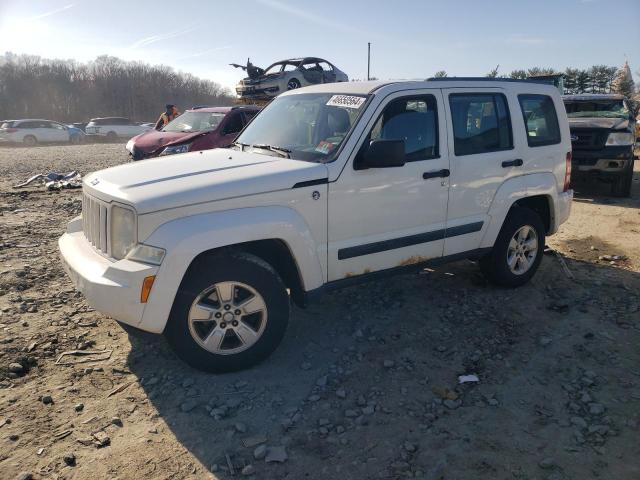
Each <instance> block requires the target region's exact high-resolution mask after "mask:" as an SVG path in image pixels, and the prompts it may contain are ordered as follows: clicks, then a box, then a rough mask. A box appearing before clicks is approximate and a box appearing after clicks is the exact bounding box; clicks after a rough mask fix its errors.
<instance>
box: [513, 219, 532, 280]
mask: <svg viewBox="0 0 640 480" xmlns="http://www.w3.org/2000/svg"><path fill="white" fill-rule="evenodd" d="M537 255H538V234H537V233H536V230H535V228H533V227H532V226H530V225H524V226H522V227H520V228H519V229H518V230H517V231H516V233H515V234H514V235H513V237H511V240H510V241H509V247H508V248H507V264H508V265H509V270H511V273H513V274H515V275H522V274H524V273H526V272H528V271H529V269H530V268H531V267H532V266H533V264H534V262H535V260H536V256H537Z"/></svg>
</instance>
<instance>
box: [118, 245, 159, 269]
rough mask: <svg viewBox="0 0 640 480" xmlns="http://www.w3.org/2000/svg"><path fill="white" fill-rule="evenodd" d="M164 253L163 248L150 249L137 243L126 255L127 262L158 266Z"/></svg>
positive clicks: (149, 246)
mask: <svg viewBox="0 0 640 480" xmlns="http://www.w3.org/2000/svg"><path fill="white" fill-rule="evenodd" d="M164 254H165V251H164V249H163V248H158V247H152V246H151V245H144V244H142V243H139V244H138V245H136V246H135V247H133V248H132V249H131V251H130V252H129V253H128V254H127V257H126V258H127V260H134V261H136V262H142V263H148V264H151V265H160V264H161V263H162V259H163V258H164Z"/></svg>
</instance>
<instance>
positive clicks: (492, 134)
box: [449, 93, 513, 156]
mask: <svg viewBox="0 0 640 480" xmlns="http://www.w3.org/2000/svg"><path fill="white" fill-rule="evenodd" d="M449 105H450V107H451V118H452V121H453V135H454V149H455V154H456V156H462V155H473V154H478V153H487V152H497V151H500V150H509V149H512V148H513V139H512V134H511V119H510V117H509V109H508V107H507V100H506V98H505V97H504V95H502V94H500V93H455V94H451V95H449Z"/></svg>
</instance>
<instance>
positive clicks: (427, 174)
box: [422, 168, 451, 180]
mask: <svg viewBox="0 0 640 480" xmlns="http://www.w3.org/2000/svg"><path fill="white" fill-rule="evenodd" d="M450 173H451V172H449V170H447V169H446V168H443V169H442V170H434V171H433V172H424V173H423V174H422V178H423V179H425V180H427V179H428V178H446V177H448V176H449V174H450Z"/></svg>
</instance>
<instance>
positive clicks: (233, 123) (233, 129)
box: [224, 112, 243, 135]
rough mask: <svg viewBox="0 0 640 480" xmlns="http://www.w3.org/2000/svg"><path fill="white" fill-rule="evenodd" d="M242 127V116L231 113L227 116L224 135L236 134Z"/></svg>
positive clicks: (238, 113) (237, 113)
mask: <svg viewBox="0 0 640 480" xmlns="http://www.w3.org/2000/svg"><path fill="white" fill-rule="evenodd" d="M242 127H243V125H242V115H241V114H240V112H232V113H230V114H229V119H228V120H227V124H226V125H225V127H224V134H225V135H229V134H231V133H238V132H239V131H240V130H242Z"/></svg>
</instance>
